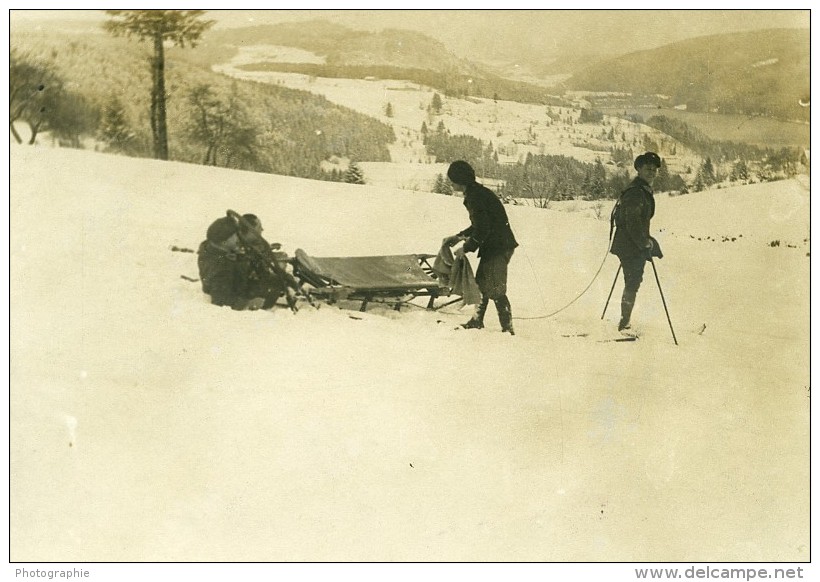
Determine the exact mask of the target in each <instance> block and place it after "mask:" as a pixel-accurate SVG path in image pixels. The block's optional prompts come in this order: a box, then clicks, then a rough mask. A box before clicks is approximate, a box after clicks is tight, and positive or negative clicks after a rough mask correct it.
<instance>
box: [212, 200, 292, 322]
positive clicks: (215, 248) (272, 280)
mask: <svg viewBox="0 0 820 582" xmlns="http://www.w3.org/2000/svg"><path fill="white" fill-rule="evenodd" d="M242 218H243V221H242V222H241V223H240V224H237V223H236V222H235V221H234V220H233V219H232V218H230V217H229V216H225V217H222V218H219V219H217V220H216V221H214V222H213V224H211V226H209V227H208V232H207V234H206V239H205V240H204V241H202V244H200V245H199V250H198V251H197V253H198V259H197V264H198V266H199V278H200V280H201V281H202V290H203V291H204V292H205V293H206V294H208V295H210V296H211V303H213V304H214V305H220V306H222V305H228V306H230V307H231V308H232V309H236V310H243V309H260V308H262V309H269V308H271V307H273V305H274V304H275V303H276V300H277V299H278V298H279V297H281V296H282V295H283V294H285V291H286V289H287V287H288V281H287V277H286V275H287V273H284V274H282V273H277V272H275V271H274V270H273V269H271V268H270V266H269V265H267V264H266V262H265V260H264V258H263V257H260V256H259V255H258V254H257V253H254V252H253V249H250V248H248V247H247V246H246V245H245V244H244V242H243V241H246V240H248V238H249V237H250V236H252V234H253V233H252V232H249V231H248V230H247V228H248V226H250V227H251V228H252V229H253V231H254V233H255V234H256V235H260V233H261V232H262V224H261V222H260V221H259V219H258V218H257V217H256V216H254V215H245V216H243V217H242ZM258 238H259V239H260V240H264V239H261V236H258Z"/></svg>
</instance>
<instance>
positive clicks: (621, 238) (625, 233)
mask: <svg viewBox="0 0 820 582" xmlns="http://www.w3.org/2000/svg"><path fill="white" fill-rule="evenodd" d="M634 166H635V170H637V172H638V175H637V176H636V177H635V179H634V180H632V182H631V183H630V184H629V187H628V188H627V189H626V190H624V192H623V193H622V194H621V196H620V198H619V199H618V202H617V203H616V204H615V208H613V209H612V218H611V224H612V225H613V226H614V228H615V236H614V237H613V239H612V246H611V247H610V251H609V252H611V253H612V254H613V255H616V256H617V257H618V258H619V259H620V261H621V268H622V269H623V272H624V292H623V296H622V297H621V320H620V321H619V322H618V331H623V330H626V329H629V327H630V317H631V316H632V308H633V307H634V306H635V298H636V297H637V295H638V288H639V287H640V286H641V281H643V271H644V267H645V266H646V261H648V260H651V258H652V257H653V256H654V257H658V258H661V257H663V254H662V253H661V250H660V246H659V245H658V243H657V241H656V240H655V239H654V238H652V237H651V236H649V222H650V221H651V220H652V217H653V216H654V214H655V196H654V192H653V191H652V183H653V182H654V181H655V176H657V175H658V169H659V168H660V167H661V158H660V156H658V154H656V153H655V152H646V153H644V154H641V155H639V156H638V157H637V158H635V164H634Z"/></svg>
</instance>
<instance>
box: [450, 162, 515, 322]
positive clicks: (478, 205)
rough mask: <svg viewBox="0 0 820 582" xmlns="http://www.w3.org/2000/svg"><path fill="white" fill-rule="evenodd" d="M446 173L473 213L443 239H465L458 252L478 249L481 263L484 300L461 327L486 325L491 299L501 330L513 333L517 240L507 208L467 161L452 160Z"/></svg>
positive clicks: (478, 274)
mask: <svg viewBox="0 0 820 582" xmlns="http://www.w3.org/2000/svg"><path fill="white" fill-rule="evenodd" d="M447 177H448V178H449V179H450V182H452V185H453V190H456V191H457V192H463V193H464V206H465V207H466V208H467V212H468V213H469V215H470V226H469V227H467V228H465V229H464V230H462V231H461V232H459V233H458V234H454V235H453V236H448V237H447V238H445V239H444V240H443V241H442V243H443V245H446V246H453V245H455V244H457V243H459V242H462V241H463V242H464V246H463V248H462V249H459V250H457V251H456V253H459V252H463V253H470V252H472V251H475V250H477V251H478V257H479V263H478V268H477V269H476V277H475V278H476V283H478V288H479V290H480V291H481V302H480V303H479V305H478V307H477V308H476V312H475V315H474V316H473V317H472V318H471V319H470V321H468V322H467V323H465V324H462V326H461V327H464V328H466V329H481V328H482V327H484V313H485V312H486V311H487V305H488V304H489V302H490V299H492V300H493V301H494V302H495V307H496V311H497V312H498V321H499V322H500V323H501V331H504V332H509V333H510V334H511V335H514V334H515V332H514V331H513V325H512V309H511V307H510V300H509V299H508V298H507V265H508V264H509V262H510V259H511V258H512V255H513V251H514V250H515V247H517V246H518V242H517V241H516V240H515V236H514V235H513V232H512V229H511V228H510V221H509V220H508V219H507V212H506V211H505V210H504V205H503V204H502V203H501V200H499V199H498V196H496V195H495V193H494V192H493V191H492V190H490V189H489V188H485V187H484V186H482V185H481V184H479V183H478V182H476V181H475V171H474V170H473V168H472V166H470V164H468V163H467V162H465V161H462V160H459V161H457V162H453V163H452V164H450V167H449V169H448V170H447Z"/></svg>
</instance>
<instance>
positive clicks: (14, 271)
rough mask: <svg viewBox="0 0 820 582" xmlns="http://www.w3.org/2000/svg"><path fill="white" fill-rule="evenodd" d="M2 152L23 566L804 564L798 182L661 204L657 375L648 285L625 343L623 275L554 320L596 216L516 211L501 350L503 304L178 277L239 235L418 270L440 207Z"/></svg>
mask: <svg viewBox="0 0 820 582" xmlns="http://www.w3.org/2000/svg"><path fill="white" fill-rule="evenodd" d="M10 150H11V151H10V184H11V188H10V190H11V191H10V327H11V335H10V356H11V358H10V366H11V368H10V407H11V408H10V538H11V539H10V559H11V560H12V561H37V562H39V561H56V562H66V561H69V562H74V561H79V562H87V561H115V562H116V561H262V562H269V561H537V562H543V561H561V562H566V561H572V562H576V561H593V562H596V561H756V562H761V561H806V560H808V559H809V557H810V556H809V462H808V461H809V408H810V398H809V396H810V394H809V360H810V355H809V266H810V258H809V257H808V256H807V255H808V251H809V247H808V242H807V239H808V234H809V190H808V184H807V180H806V181H804V182H801V181H798V180H792V181H785V182H775V183H768V184H757V185H753V186H743V187H738V188H734V189H725V190H719V191H709V192H702V193H698V194H691V195H687V196H681V197H676V198H659V200H658V204H657V214H656V218H655V220H654V221H653V231H654V232H655V233H656V234H657V236H658V238H659V239H660V241H661V243H662V245H663V249H664V252H665V254H666V257H665V258H664V259H663V260H660V261H657V267H658V274H659V276H660V280H661V283H662V285H663V292H664V294H665V297H666V301H667V304H668V307H669V311H670V315H671V318H672V322H673V324H674V328H675V332H676V334H677V338H678V342H679V344H680V345H677V346H676V345H674V343H673V341H672V336H671V333H670V329H669V325H668V323H667V321H666V317H665V315H664V310H663V305H662V303H661V299H660V295H659V293H658V289H657V285H656V283H655V280H654V275H653V274H652V270H651V268H649V266H648V268H647V272H646V275H645V278H644V285H643V287H642V288H641V291H640V293H639V295H638V303H637V306H636V309H635V313H634V320H635V322H636V324H637V326H638V329H639V330H640V331H641V333H642V337H641V339H640V340H639V341H638V342H635V343H614V342H603V343H602V342H599V341H598V340H601V339H606V338H610V337H614V331H615V322H616V318H617V311H618V298H619V295H620V291H621V285H620V283H619V284H618V286H617V287H616V290H615V295H614V296H613V301H612V303H611V304H610V306H609V310H608V311H607V315H606V318H605V319H604V321H601V312H602V309H603V305H604V302H605V300H606V297H607V294H608V292H609V289H610V286H611V284H612V280H613V277H614V275H615V272H616V269H617V261H616V259H615V258H614V257H612V256H609V257H607V258H606V262H605V263H604V265H603V268H602V270H601V272H600V274H599V275H598V276H597V277H595V279H594V282H593V283H592V285H591V287H590V288H589V290H588V291H587V292H586V293H585V294H583V295H582V296H581V297H580V298H579V299H577V300H576V301H575V302H574V303H572V304H571V305H570V306H569V307H567V308H566V309H563V310H561V311H560V312H559V313H557V314H556V315H554V316H552V317H549V318H545V317H543V316H545V315H547V314H550V313H552V312H555V311H557V310H560V309H561V308H562V307H564V306H566V305H567V304H568V303H570V302H571V301H572V300H573V299H575V298H576V297H577V296H578V294H579V293H580V292H581V291H582V290H583V289H584V288H585V287H586V286H587V285H588V284H589V282H590V281H591V280H592V279H593V277H594V276H595V274H596V272H597V270H598V268H599V266H600V265H601V262H602V261H603V260H604V258H605V257H606V252H605V251H606V246H607V237H608V234H609V225H608V223H607V221H606V217H607V215H608V211H605V212H604V217H605V218H604V219H603V220H599V219H595V218H591V217H590V216H589V215H588V214H587V213H582V212H580V211H579V212H569V211H556V210H541V209H536V208H530V207H518V206H515V207H513V206H511V207H508V211H509V215H510V220H511V223H512V225H513V228H514V230H515V233H516V235H517V237H518V239H519V241H520V242H521V246H520V248H519V249H518V250H517V252H516V254H515V256H514V257H513V260H512V263H511V265H510V285H509V295H510V299H511V302H512V306H513V313H514V315H515V316H516V317H517V318H518V319H517V320H516V321H515V326H516V331H517V335H516V336H515V337H510V336H509V335H507V334H502V333H500V330H499V326H498V322H497V318H496V314H495V310H494V308H493V307H491V308H490V310H489V313H488V317H487V321H488V323H489V325H488V328H487V329H485V330H482V331H464V330H460V331H456V330H454V329H453V328H454V326H456V325H457V324H458V323H460V322H462V321H465V320H466V319H467V318H468V317H469V313H468V312H464V311H461V310H459V309H458V308H457V307H455V306H453V307H448V308H445V309H444V310H443V311H438V312H428V311H425V310H424V309H422V308H406V309H403V310H402V311H401V312H396V311H393V310H391V309H390V308H389V307H378V306H377V307H375V308H372V309H370V310H368V312H367V313H365V314H360V313H358V312H357V311H355V310H346V309H340V308H338V307H334V306H323V307H321V308H320V309H318V310H315V309H313V308H311V307H310V306H308V305H307V304H304V306H303V307H302V309H301V310H300V311H299V312H298V313H297V314H293V313H291V312H289V311H288V310H287V309H285V308H277V309H275V310H273V311H270V312H268V311H259V312H234V311H231V310H230V309H227V308H218V307H215V306H212V305H210V304H209V303H208V301H207V298H206V296H204V295H203V294H202V292H201V290H200V287H199V283H192V282H189V281H186V280H185V279H183V278H182V277H181V276H183V275H184V276H186V277H193V278H195V277H197V276H198V274H197V268H196V260H195V255H194V254H191V253H185V252H174V251H172V250H171V248H172V247H173V246H177V247H184V248H189V249H195V248H196V247H197V245H198V243H199V242H200V240H201V239H202V238H203V237H204V232H205V229H206V228H207V226H208V224H209V223H210V222H211V221H212V220H214V219H215V218H217V217H219V216H221V215H223V214H224V212H225V210H226V209H228V208H231V209H234V210H237V211H239V212H254V213H256V214H258V215H259V216H260V217H261V218H262V220H263V222H264V225H265V229H266V231H265V234H266V235H267V237H268V239H269V240H270V241H272V242H273V241H278V242H281V243H282V245H283V248H284V249H285V250H287V251H288V252H289V253H290V254H293V253H294V252H295V250H296V249H297V248H304V249H305V250H306V251H308V252H309V253H311V254H314V255H318V256H321V255H371V254H392V253H410V252H436V250H437V248H438V246H439V244H440V241H441V239H442V238H443V237H444V236H446V235H450V234H453V233H455V232H457V231H458V230H460V229H461V228H463V227H465V226H466V225H467V224H468V219H467V214H466V211H465V210H464V208H463V206H462V204H461V200H460V199H459V198H457V197H447V196H441V195H434V194H428V193H423V192H411V191H408V190H399V189H389V188H383V187H372V186H355V185H347V184H338V183H326V182H317V181H308V180H302V179H296V178H290V177H282V176H272V175H264V174H256V173H250V172H238V171H229V170H224V169H217V168H208V167H203V166H195V165H186V164H181V163H170V162H158V161H153V160H137V159H129V158H125V157H117V156H111V155H104V154H95V153H90V152H84V151H74V150H54V149H47V148H35V147H23V146H12V147H11V148H10ZM565 210H566V209H565ZM741 235H742V236H741ZM727 237H728V239H729V240H724V239H725V238H727ZM732 237H734V238H735V240H734V242H732V241H731V238H732ZM699 239H700V240H699ZM775 240H778V241H780V244H779V246H771V244H772V242H773V241H775ZM473 261H475V259H473ZM473 265H474V266H475V262H473ZM420 304H423V303H422V302H420ZM351 316H355V318H353V317H351ZM704 324H705V325H706V327H705V330H704V329H703V325H704ZM701 331H702V333H699V332H701ZM580 333H589V334H590V335H589V336H588V337H564V336H572V335H573V334H580Z"/></svg>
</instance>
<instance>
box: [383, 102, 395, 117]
mask: <svg viewBox="0 0 820 582" xmlns="http://www.w3.org/2000/svg"><path fill="white" fill-rule="evenodd" d="M384 114H385V115H386V116H387V117H393V104H392V103H390V101H388V102H387V105H386V106H385V108H384Z"/></svg>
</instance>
